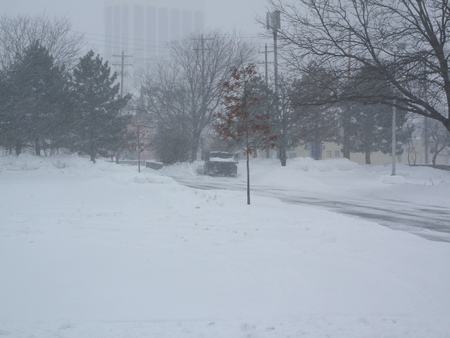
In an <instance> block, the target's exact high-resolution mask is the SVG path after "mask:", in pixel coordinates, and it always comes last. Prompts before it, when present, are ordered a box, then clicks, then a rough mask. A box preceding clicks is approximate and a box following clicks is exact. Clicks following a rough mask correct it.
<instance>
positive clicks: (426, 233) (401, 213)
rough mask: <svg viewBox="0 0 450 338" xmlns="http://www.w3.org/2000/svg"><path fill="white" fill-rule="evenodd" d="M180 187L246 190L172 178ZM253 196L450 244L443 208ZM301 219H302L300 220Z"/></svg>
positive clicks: (448, 214)
mask: <svg viewBox="0 0 450 338" xmlns="http://www.w3.org/2000/svg"><path fill="white" fill-rule="evenodd" d="M174 178H175V179H176V180H177V181H178V182H179V183H181V184H183V185H185V186H189V187H191V188H195V189H206V190H210V189H229V190H245V189H246V185H245V183H243V182H241V181H238V180H236V179H235V178H226V177H205V176H201V177H196V178H186V177H182V178H181V177H178V178H177V177H174ZM251 190H252V193H254V194H259V195H263V196H270V197H276V198H278V199H280V200H282V201H283V202H286V203H293V204H307V205H313V206H317V207H320V208H325V209H327V210H331V211H335V212H338V213H342V214H347V215H353V216H356V217H361V218H363V219H368V220H372V221H374V222H377V223H379V224H381V225H384V226H387V227H389V228H391V229H395V230H403V231H408V232H410V233H414V234H416V235H419V236H422V237H424V238H427V239H430V240H435V241H442V242H450V210H449V209H448V208H443V207H442V206H437V205H436V206H430V205H426V204H423V205H420V204H417V203H409V202H405V201H398V200H393V199H380V198H370V199H369V198H360V197H358V198H349V197H348V196H339V197H338V198H336V196H331V197H330V196H327V195H325V194H317V193H316V194H314V193H312V192H311V191H300V190H293V189H286V188H279V187H274V186H270V185H265V186H264V185H253V186H252V187H251ZM299 217H301V216H299Z"/></svg>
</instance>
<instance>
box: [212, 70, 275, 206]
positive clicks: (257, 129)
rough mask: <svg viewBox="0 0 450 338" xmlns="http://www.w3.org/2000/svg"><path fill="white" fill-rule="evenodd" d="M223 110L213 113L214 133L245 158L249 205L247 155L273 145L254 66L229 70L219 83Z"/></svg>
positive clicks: (264, 98) (263, 89)
mask: <svg viewBox="0 0 450 338" xmlns="http://www.w3.org/2000/svg"><path fill="white" fill-rule="evenodd" d="M223 90H224V98H223V102H222V103H223V106H224V108H223V110H222V111H221V112H219V113H217V114H215V118H216V122H215V124H214V130H215V131H216V133H217V134H218V136H219V137H220V138H221V139H224V140H227V141H229V142H230V143H234V144H235V145H237V146H238V147H239V148H240V149H242V150H243V151H244V154H245V155H246V158H247V204H250V156H251V155H254V153H255V151H256V149H262V150H264V149H268V148H273V147H274V146H275V140H276V136H275V135H274V134H273V133H272V131H271V128H270V114H269V113H268V109H267V106H268V104H269V102H267V98H268V97H269V96H268V95H267V88H266V87H265V85H264V84H263V81H262V79H261V76H260V75H259V74H258V72H257V70H256V66H255V65H254V64H248V65H247V66H245V67H243V68H237V67H233V68H231V80H230V81H226V82H224V84H223Z"/></svg>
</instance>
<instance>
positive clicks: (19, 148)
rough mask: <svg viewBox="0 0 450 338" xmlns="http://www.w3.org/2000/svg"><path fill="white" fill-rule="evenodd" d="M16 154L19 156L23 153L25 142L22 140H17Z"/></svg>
mask: <svg viewBox="0 0 450 338" xmlns="http://www.w3.org/2000/svg"><path fill="white" fill-rule="evenodd" d="M15 148H16V155H17V156H19V155H20V154H21V153H22V148H23V144H22V142H21V141H16V147H15Z"/></svg>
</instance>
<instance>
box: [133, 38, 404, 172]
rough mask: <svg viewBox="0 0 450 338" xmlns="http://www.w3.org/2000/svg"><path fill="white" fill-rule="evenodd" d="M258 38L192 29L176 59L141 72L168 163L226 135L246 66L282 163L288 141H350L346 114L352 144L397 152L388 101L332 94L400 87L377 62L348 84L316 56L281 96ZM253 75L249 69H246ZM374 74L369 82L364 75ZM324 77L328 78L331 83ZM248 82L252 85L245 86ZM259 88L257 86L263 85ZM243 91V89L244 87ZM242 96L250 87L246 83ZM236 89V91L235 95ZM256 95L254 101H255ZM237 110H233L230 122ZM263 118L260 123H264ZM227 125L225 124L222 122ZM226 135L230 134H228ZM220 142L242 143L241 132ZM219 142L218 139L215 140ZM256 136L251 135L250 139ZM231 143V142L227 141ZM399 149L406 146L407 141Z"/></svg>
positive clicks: (356, 148)
mask: <svg viewBox="0 0 450 338" xmlns="http://www.w3.org/2000/svg"><path fill="white" fill-rule="evenodd" d="M255 50H256V48H255V46H252V45H250V44H248V43H244V42H242V40H239V39H238V38H236V37H231V38H227V37H225V36H224V35H222V34H220V33H218V32H212V33H210V34H206V35H205V34H200V35H195V36H190V37H187V38H185V39H183V40H180V41H178V42H176V43H174V44H172V45H171V49H170V55H171V58H170V59H169V61H164V62H162V63H160V64H159V65H158V66H157V67H156V68H147V69H145V71H144V72H142V73H141V76H140V78H139V81H138V87H139V88H140V91H141V97H140V100H139V102H138V103H137V105H138V107H139V109H138V111H140V112H141V113H142V115H144V116H145V117H146V118H147V121H148V124H149V125H150V126H152V127H153V131H152V134H153V138H152V142H151V144H152V147H153V149H154V150H155V151H156V155H157V156H158V158H159V159H160V160H161V161H162V162H164V163H168V164H169V163H174V162H180V161H193V160H195V159H196V156H197V152H198V148H199V146H200V145H201V146H203V147H204V148H206V150H208V148H210V147H212V144H209V145H208V144H204V143H203V144H202V140H204V139H205V138H207V139H209V141H210V140H211V139H212V140H213V139H214V138H215V137H217V136H219V135H220V132H218V130H219V129H221V128H219V129H218V128H217V126H218V125H220V124H222V123H223V121H221V118H222V117H224V116H225V115H223V114H222V115H221V114H220V113H221V112H223V109H227V106H228V105H229V104H230V101H229V96H227V92H229V91H230V88H229V87H228V86H229V85H230V81H232V80H233V79H234V80H236V79H235V77H236V76H238V75H239V74H240V76H241V77H245V76H247V77H248V79H246V83H247V84H246V87H245V88H247V87H248V86H251V88H253V90H252V91H253V92H255V95H256V97H254V98H253V100H256V101H257V104H256V103H255V102H253V103H254V104H253V105H254V107H252V108H251V109H250V110H249V111H251V110H253V111H254V110H257V111H258V114H261V116H263V115H264V116H266V117H268V118H269V121H268V125H269V126H270V133H271V135H272V136H273V138H272V143H273V144H274V146H275V147H276V148H277V150H278V155H279V158H280V161H281V164H282V165H286V160H287V155H286V152H287V149H289V148H293V147H296V146H298V145H299V144H309V143H311V144H316V145H321V144H322V142H325V141H331V142H337V143H341V144H342V143H343V135H342V121H343V118H344V115H345V116H346V117H347V118H348V120H349V127H348V137H349V139H350V146H351V151H353V152H363V153H365V154H366V161H367V163H370V154H371V153H372V152H376V151H382V152H384V153H388V152H390V145H391V137H392V133H391V114H390V112H391V111H392V108H391V106H390V105H387V104H386V103H376V102H361V101H356V100H350V99H349V100H342V101H340V102H330V98H332V97H333V95H334V93H335V92H338V91H340V90H341V91H346V92H352V93H354V92H355V89H354V88H355V87H356V88H358V91H360V92H361V93H364V94H365V95H367V94H368V93H370V92H375V91H378V90H381V89H382V90H383V91H384V92H392V89H391V88H390V86H389V84H388V82H387V81H385V80H384V79H381V78H377V77H374V76H372V75H371V72H372V70H371V69H370V68H366V69H361V70H360V71H359V72H358V73H356V75H355V77H354V78H353V79H352V80H351V81H350V82H348V83H346V84H345V86H342V82H340V81H337V80H336V78H335V77H336V74H335V72H334V70H333V69H330V68H326V67H324V65H323V64H319V63H317V62H309V63H308V67H307V71H305V72H301V73H300V72H293V73H292V74H293V75H292V76H291V77H281V79H280V84H279V88H280V90H279V94H278V97H277V96H276V95H275V93H274V91H273V90H271V89H270V88H269V86H268V85H267V82H266V81H265V80H267V79H264V78H263V77H262V76H261V75H259V74H258V71H257V68H256V67H255V66H254V61H255V55H256V54H257V53H256V52H255ZM244 75H245V76H244ZM369 76H371V77H372V79H371V80H370V81H366V82H364V83H363V84H362V83H360V81H361V79H362V78H364V79H366V78H367V77H369ZM322 84H326V85H327V88H324V87H323V86H322ZM245 88H244V89H245ZM256 89H257V90H256ZM236 95H237V94H236ZM240 95H241V98H245V97H248V95H249V92H246V91H245V90H241V94H240ZM227 97H228V98H227ZM251 102H252V100H250V101H249V102H247V103H246V105H247V106H248V107H250V106H252V104H250V103H251ZM232 121H235V122H234V123H236V126H235V128H237V129H239V128H240V127H238V121H237V120H236V117H235V118H233V119H230V118H228V122H227V123H228V124H231V123H232ZM406 121H407V113H406V111H401V112H400V113H399V114H398V118H397V126H398V136H399V137H398V140H399V141H400V142H405V141H406V140H407V138H408V137H409V136H411V130H409V129H407V128H405V123H406ZM258 127H259V126H258V125H255V128H256V129H258ZM222 131H223V128H222ZM225 138H226V137H225ZM230 139H232V141H233V142H226V143H225V144H222V145H221V144H219V143H218V142H217V141H213V142H214V143H213V144H214V147H216V148H217V147H234V148H235V149H236V148H238V147H239V142H237V140H236V138H235V137H229V138H228V141H230ZM210 142H211V141H210ZM252 143H255V142H253V141H252V142H250V144H249V145H251V144H252ZM261 148H264V145H258V142H256V144H254V145H251V147H250V148H249V147H248V146H245V147H244V149H243V150H244V152H245V153H247V154H252V153H254V150H255V149H261ZM222 150H223V149H222ZM398 150H399V152H400V151H401V147H400V146H399V149H398Z"/></svg>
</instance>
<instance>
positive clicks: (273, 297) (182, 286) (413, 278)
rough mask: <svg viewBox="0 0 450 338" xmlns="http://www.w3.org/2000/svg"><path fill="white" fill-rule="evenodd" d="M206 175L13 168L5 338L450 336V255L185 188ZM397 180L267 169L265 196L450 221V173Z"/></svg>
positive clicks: (4, 209) (5, 214)
mask: <svg viewBox="0 0 450 338" xmlns="http://www.w3.org/2000/svg"><path fill="white" fill-rule="evenodd" d="M195 170H196V168H195V165H194V166H192V165H178V166H173V167H170V168H164V169H162V170H161V171H151V170H150V169H143V172H141V173H137V170H136V167H132V166H120V165H115V164H111V163H106V162H99V163H97V164H95V165H94V164H92V163H90V162H89V161H88V160H87V159H82V158H77V157H70V156H68V157H48V158H35V157H29V156H20V157H19V158H15V157H3V158H0V336H1V337H8V338H9V337H11V338H30V337H35V338H45V337H60V338H91V337H96V338H103V337H104V338H110V337H119V338H120V337H133V338H144V337H145V338H147V337H175V338H178V337H180V338H181V337H214V338H215V337H219V338H221V337H223V338H234V337H254V338H255V337H313V338H316V337H336V338H349V337H358V338H359V337H367V338H368V337H373V338H375V337H377V338H378V337H423V338H425V337H426V338H428V337H433V338H435V337H436V338H440V337H442V338H444V337H446V338H447V337H450V320H449V318H450V264H449V263H448V262H449V258H450V244H449V243H444V242H436V241H429V240H426V239H423V238H421V237H418V236H415V235H413V234H409V233H407V232H403V231H394V230H391V229H388V228H386V227H383V226H380V225H379V224H377V223H373V222H369V221H364V220H361V219H358V218H355V217H349V216H345V215H340V214H336V213H333V212H330V211H326V210H323V209H318V208H314V207H311V206H303V205H292V204H285V203H282V202H280V201H279V200H277V199H274V198H268V197H261V196H258V195H255V194H254V195H252V205H251V206H247V205H246V197H245V192H243V191H230V190H195V189H191V188H187V187H184V186H182V185H180V184H178V183H176V181H175V180H174V179H172V178H171V177H170V176H190V177H191V178H195V177H196V174H195ZM239 170H240V171H241V173H242V172H243V170H244V167H243V164H242V163H241V164H240V168H239ZM389 174H390V168H389V167H383V166H360V165H357V164H355V163H352V162H350V161H347V160H337V161H313V160H310V159H297V160H293V161H290V162H288V166H287V167H285V168H281V167H280V166H279V164H278V163H277V162H276V161H270V160H255V161H253V162H252V182H253V183H254V184H256V185H258V184H259V185H263V184H267V185H271V186H277V185H278V186H279V187H281V188H286V187H289V188H290V189H305V190H308V189H310V191H311V192H314V193H315V194H316V195H317V196H319V195H320V194H328V195H329V194H334V195H335V196H337V197H339V196H340V195H339V194H341V196H352V197H354V198H357V197H358V196H361V197H363V196H364V197H365V198H367V197H369V196H373V197H374V198H375V197H376V198H378V199H380V198H389V199H394V200H397V201H404V202H408V203H415V202H418V201H421V203H425V204H429V205H433V206H439V207H448V205H449V202H450V198H449V193H448V192H449V190H450V172H445V171H439V170H433V169H430V168H409V167H406V166H399V168H398V176H396V177H391V176H390V175H389ZM244 176H245V175H241V176H240V177H238V178H236V180H238V181H239V180H241V181H244V180H245V177H244ZM198 179H199V180H201V179H203V178H202V177H198Z"/></svg>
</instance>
